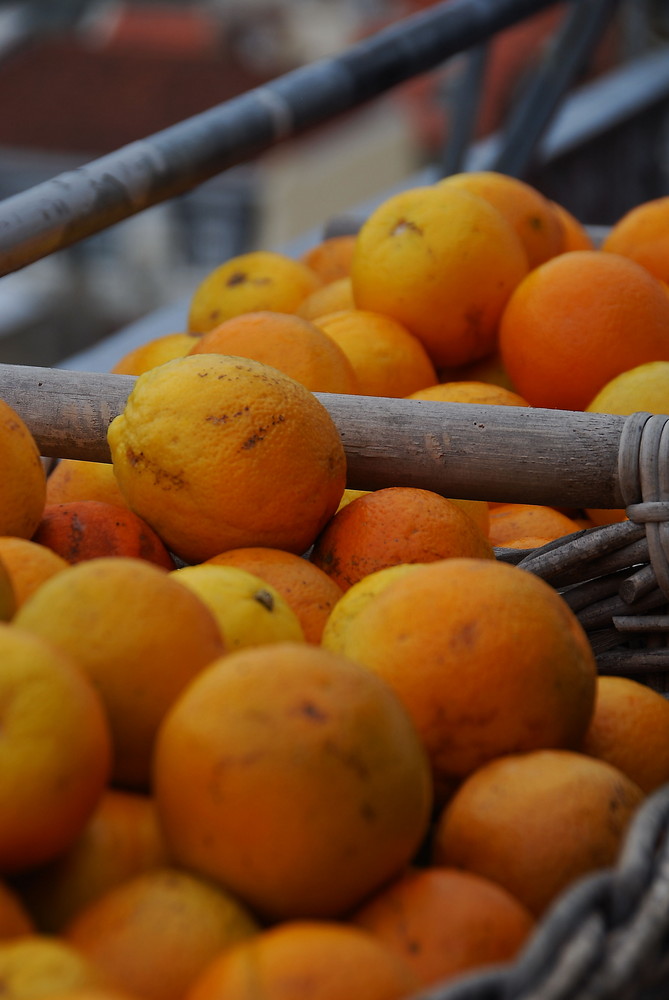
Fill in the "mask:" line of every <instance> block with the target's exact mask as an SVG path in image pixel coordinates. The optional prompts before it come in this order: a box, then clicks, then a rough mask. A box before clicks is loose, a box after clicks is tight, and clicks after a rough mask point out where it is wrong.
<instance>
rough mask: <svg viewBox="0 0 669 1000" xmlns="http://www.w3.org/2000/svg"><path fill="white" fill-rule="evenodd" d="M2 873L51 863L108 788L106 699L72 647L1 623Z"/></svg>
mask: <svg viewBox="0 0 669 1000" xmlns="http://www.w3.org/2000/svg"><path fill="white" fill-rule="evenodd" d="M0 700H1V702H2V705H3V734H2V742H1V744H0V754H1V758H0V813H1V815H2V817H3V819H2V824H0V872H3V873H11V872H18V871H21V870H25V869H26V868H28V867H30V866H33V865H37V864H40V863H42V862H45V861H48V860H50V859H51V858H53V857H55V856H56V855H57V854H59V853H60V852H61V851H63V850H65V849H66V848H67V847H68V846H69V845H70V844H71V843H72V841H73V840H74V839H75V837H77V836H78V835H79V833H80V832H81V830H82V829H83V827H84V824H85V823H86V822H87V821H88V818H89V817H90V815H91V813H92V812H93V810H94V809H95V806H96V805H97V802H98V800H99V798H100V796H101V795H102V792H103V789H104V788H105V786H106V784H107V781H108V778H109V773H110V767H111V738H110V733H109V727H108V724H107V719H106V717H105V713H104V709H103V707H102V702H101V700H100V698H99V696H98V694H97V692H96V691H95V689H94V688H93V686H92V685H91V684H90V682H89V680H88V678H87V677H86V676H85V675H84V674H83V673H82V672H81V671H80V670H79V669H78V668H77V666H76V664H75V663H74V662H73V661H72V659H71V658H70V657H68V656H67V655H66V654H65V653H62V652H61V651H60V650H58V649H56V648H54V647H53V646H52V645H50V644H49V643H47V642H46V641H44V640H42V639H41V638H38V637H37V636H34V635H31V634H30V633H29V632H27V631H25V630H23V629H22V628H19V627H18V626H17V625H16V624H14V622H12V623H11V624H9V625H8V624H0Z"/></svg>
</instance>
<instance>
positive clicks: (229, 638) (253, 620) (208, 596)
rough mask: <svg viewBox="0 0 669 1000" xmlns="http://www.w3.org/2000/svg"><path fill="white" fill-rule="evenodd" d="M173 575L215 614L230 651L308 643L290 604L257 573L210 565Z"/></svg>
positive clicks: (192, 567) (186, 569)
mask: <svg viewBox="0 0 669 1000" xmlns="http://www.w3.org/2000/svg"><path fill="white" fill-rule="evenodd" d="M173 576H174V579H175V580H177V581H178V582H179V583H181V584H183V586H184V587H188V588H189V589H190V590H192V591H193V593H195V594H197V596H198V597H199V598H201V600H203V601H204V603H205V604H206V605H207V607H209V608H210V609H211V611H213V613H214V616H215V618H216V620H217V622H218V624H219V626H220V629H221V634H222V635H223V636H224V637H225V645H226V647H227V649H228V650H229V651H230V652H232V650H234V649H245V648H246V647H247V646H261V645H265V644H267V643H272V642H280V641H281V640H284V639H287V640H290V641H292V642H304V641H305V639H304V632H303V631H302V626H301V625H300V620H299V618H298V617H297V615H296V614H295V612H294V611H293V609H292V608H291V606H290V604H289V603H288V601H286V600H285V599H284V598H283V597H282V596H281V594H280V593H279V592H278V590H275V589H274V587H273V586H272V585H271V584H269V583H267V582H266V581H265V580H262V579H261V578H260V577H259V576H256V575H255V573H249V572H248V570H245V569H242V568H241V567H239V566H221V565H215V564H212V563H210V562H209V563H206V564H205V563H200V564H199V565H198V566H184V567H183V568H182V569H177V570H175V571H174V573H173Z"/></svg>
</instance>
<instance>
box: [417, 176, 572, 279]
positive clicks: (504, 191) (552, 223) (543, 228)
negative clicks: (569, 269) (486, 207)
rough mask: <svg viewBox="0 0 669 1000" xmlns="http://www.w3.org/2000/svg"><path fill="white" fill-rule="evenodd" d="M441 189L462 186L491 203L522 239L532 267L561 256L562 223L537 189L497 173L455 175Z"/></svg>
mask: <svg viewBox="0 0 669 1000" xmlns="http://www.w3.org/2000/svg"><path fill="white" fill-rule="evenodd" d="M436 186H437V187H438V188H450V187H453V186H455V187H458V188H460V189H463V190H465V191H469V192H471V194H475V195H478V196H479V197H480V198H484V199H485V200H486V201H488V202H490V204H491V205H493V206H494V208H496V209H497V211H498V212H500V213H501V215H503V216H504V218H505V219H506V220H507V222H508V223H509V225H511V226H512V227H513V229H514V230H515V232H516V233H517V235H518V238H519V239H520V240H521V242H522V244H523V246H524V247H525V251H526V253H527V259H528V261H529V265H530V268H533V267H537V265H538V264H543V263H544V261H546V260H549V259H550V258H551V257H555V255H556V254H559V253H561V251H562V248H563V241H564V235H563V230H562V223H561V221H560V218H559V216H558V214H557V212H556V211H555V209H554V207H553V204H552V202H550V201H549V200H548V199H547V198H545V197H544V195H542V194H541V192H540V191H538V190H537V189H536V188H535V187H533V186H532V185H530V184H528V183H526V182H525V181H522V180H520V178H518V177H509V176H507V175H506V174H500V173H497V172H496V171H494V170H474V171H471V172H469V171H468V172H466V173H458V174H451V175H450V176H449V177H445V178H444V179H443V180H440V181H438V182H437V185H436Z"/></svg>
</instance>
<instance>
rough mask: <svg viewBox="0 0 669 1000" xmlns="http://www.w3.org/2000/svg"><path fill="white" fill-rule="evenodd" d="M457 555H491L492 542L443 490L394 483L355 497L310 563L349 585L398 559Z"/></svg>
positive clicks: (328, 527)
mask: <svg viewBox="0 0 669 1000" xmlns="http://www.w3.org/2000/svg"><path fill="white" fill-rule="evenodd" d="M453 556H472V557H477V558H481V559H484V558H490V559H492V557H493V553H492V548H491V546H490V544H489V543H488V541H487V539H486V538H485V536H484V535H483V533H482V531H481V530H480V529H479V527H478V526H477V524H476V523H475V521H473V520H472V518H471V517H470V516H469V515H468V514H467V513H466V512H465V510H463V508H462V507H461V506H459V505H457V504H455V503H453V502H452V501H451V500H447V499H446V497H442V496H441V495H440V494H439V493H433V492H432V491H431V490H422V489H418V488H417V487H413V486H389V487H387V488H386V489H382V490H373V491H372V492H370V493H366V494H364V496H361V497H358V498H357V499H356V500H352V501H351V503H349V504H347V505H346V507H343V508H342V509H341V510H340V511H339V512H338V513H337V514H335V516H334V517H333V518H332V519H331V521H330V522H329V524H327V525H326V526H325V528H324V529H323V531H322V532H321V534H320V535H319V537H318V538H317V539H316V542H315V543H314V547H313V550H312V552H311V556H310V558H311V561H312V562H313V563H314V564H315V565H316V566H318V567H319V568H320V569H322V570H323V571H324V572H325V573H327V574H328V576H330V577H332V579H333V580H334V581H335V583H337V584H338V585H339V586H340V587H341V588H342V590H346V589H348V587H350V586H351V585H352V584H354V583H357V582H358V580H361V579H362V578H363V577H364V576H367V575H368V574H369V573H374V572H375V571H376V570H379V569H385V568H386V567H388V566H395V565H396V564H397V563H417V562H418V563H424V562H434V561H435V560H437V559H446V558H450V557H453Z"/></svg>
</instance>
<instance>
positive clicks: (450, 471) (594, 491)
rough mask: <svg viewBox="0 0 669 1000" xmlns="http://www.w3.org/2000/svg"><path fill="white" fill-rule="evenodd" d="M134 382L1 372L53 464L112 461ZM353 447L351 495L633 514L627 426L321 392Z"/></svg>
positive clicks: (7, 392) (9, 398) (4, 388)
mask: <svg viewBox="0 0 669 1000" xmlns="http://www.w3.org/2000/svg"><path fill="white" fill-rule="evenodd" d="M134 383H135V378H134V377H133V376H130V375H112V374H99V373H94V372H75V371H67V370H61V369H53V368H38V367H32V366H25V365H0V399H4V400H5V401H6V402H7V403H9V405H10V406H12V407H13V408H14V409H15V410H16V412H17V413H18V414H19V415H20V416H21V417H22V419H23V420H24V421H25V423H26V424H27V426H28V428H29V429H30V431H31V432H32V434H33V436H34V437H35V440H36V441H37V444H38V447H39V449H40V452H41V454H42V455H44V456H45V457H55V458H76V459H87V460H92V461H98V462H109V461H110V453H109V448H108V445H107V439H106V434H107V428H108V426H109V424H110V422H111V421H112V420H113V418H114V417H115V416H116V415H117V414H119V413H121V412H122V410H123V408H124V406H125V402H126V400H127V398H128V395H129V393H130V391H131V390H132V387H133V385H134ZM315 395H316V397H317V398H318V399H319V400H320V402H321V403H323V405H324V406H325V407H326V409H327V410H328V412H329V413H330V415H331V417H332V419H333V421H334V423H335V424H336V426H337V428H338V430H339V433H340V435H341V437H342V441H343V443H344V448H345V451H346V456H347V463H348V485H349V486H350V487H351V488H356V489H380V488H382V487H386V486H417V487H422V488H423V489H431V490H434V491H435V492H438V493H442V494H443V495H444V496H450V497H454V498H457V497H459V498H465V499H472V500H491V501H499V502H509V503H535V504H552V505H557V506H565V507H622V506H623V500H622V496H621V493H620V486H619V482H618V451H619V445H620V437H621V432H622V428H623V425H624V422H625V419H626V418H625V417H620V416H613V415H609V414H600V413H582V412H576V411H569V410H549V409H539V408H530V407H520V406H518V407H517V406H477V405H474V404H470V403H434V402H419V401H416V400H408V399H390V398H386V397H383V398H381V397H371V396H349V395H342V394H332V393H315Z"/></svg>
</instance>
